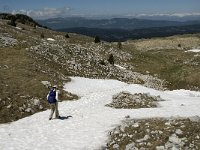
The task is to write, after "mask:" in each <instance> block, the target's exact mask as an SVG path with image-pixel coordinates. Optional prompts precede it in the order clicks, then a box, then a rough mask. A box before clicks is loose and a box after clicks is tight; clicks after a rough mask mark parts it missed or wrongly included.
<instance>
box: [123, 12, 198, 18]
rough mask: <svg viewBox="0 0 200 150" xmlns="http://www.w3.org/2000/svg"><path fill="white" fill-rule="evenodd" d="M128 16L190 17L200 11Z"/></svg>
mask: <svg viewBox="0 0 200 150" xmlns="http://www.w3.org/2000/svg"><path fill="white" fill-rule="evenodd" d="M127 16H128V17H180V18H182V17H190V16H200V13H156V14H134V15H131V14H129V15H127Z"/></svg>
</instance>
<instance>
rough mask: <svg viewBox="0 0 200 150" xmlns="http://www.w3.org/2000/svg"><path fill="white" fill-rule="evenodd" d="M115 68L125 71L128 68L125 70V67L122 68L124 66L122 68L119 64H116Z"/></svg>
mask: <svg viewBox="0 0 200 150" xmlns="http://www.w3.org/2000/svg"><path fill="white" fill-rule="evenodd" d="M114 66H115V67H118V68H120V69H123V70H125V69H126V68H124V67H122V66H120V65H117V64H115V65H114Z"/></svg>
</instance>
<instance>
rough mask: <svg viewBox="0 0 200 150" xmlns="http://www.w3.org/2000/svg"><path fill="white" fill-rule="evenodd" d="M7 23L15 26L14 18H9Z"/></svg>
mask: <svg viewBox="0 0 200 150" xmlns="http://www.w3.org/2000/svg"><path fill="white" fill-rule="evenodd" d="M8 25H11V26H14V27H16V23H15V20H14V19H11V20H10V21H9V22H8Z"/></svg>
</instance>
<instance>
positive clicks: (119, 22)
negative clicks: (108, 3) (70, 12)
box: [37, 17, 200, 29]
mask: <svg viewBox="0 0 200 150" xmlns="http://www.w3.org/2000/svg"><path fill="white" fill-rule="evenodd" d="M37 21H38V22H39V23H40V24H42V25H44V26H48V27H50V28H52V29H63V28H76V27H87V28H102V29H113V28H114V29H142V28H151V27H167V26H185V25H193V24H200V21H199V20H192V21H184V22H180V21H167V20H148V19H136V18H132V19H130V18H112V19H87V18H81V17H69V18H52V19H47V20H37Z"/></svg>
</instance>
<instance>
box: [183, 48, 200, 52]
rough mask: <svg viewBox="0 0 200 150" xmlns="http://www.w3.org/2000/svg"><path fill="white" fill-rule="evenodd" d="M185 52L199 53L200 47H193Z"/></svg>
mask: <svg viewBox="0 0 200 150" xmlns="http://www.w3.org/2000/svg"><path fill="white" fill-rule="evenodd" d="M185 52H194V53H198V52H200V49H191V50H187V51H185Z"/></svg>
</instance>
